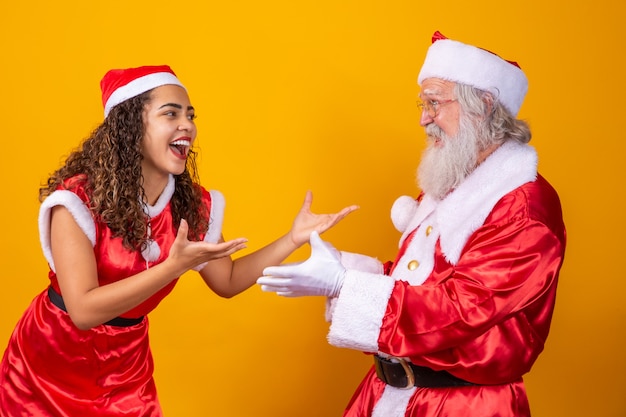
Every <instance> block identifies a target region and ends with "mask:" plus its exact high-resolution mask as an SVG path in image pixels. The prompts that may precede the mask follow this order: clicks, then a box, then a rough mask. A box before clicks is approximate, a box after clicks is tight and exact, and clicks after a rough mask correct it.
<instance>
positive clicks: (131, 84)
mask: <svg viewBox="0 0 626 417" xmlns="http://www.w3.org/2000/svg"><path fill="white" fill-rule="evenodd" d="M166 84H173V85H178V86H181V87H183V88H185V86H184V85H182V84H181V82H180V81H178V78H176V74H174V71H172V69H171V68H170V67H169V66H167V65H157V66H144V67H137V68H126V69H112V70H110V71H109V72H107V73H106V74H105V75H104V77H102V81H100V89H101V90H102V105H103V106H104V117H107V115H108V114H109V112H110V111H111V109H112V108H113V107H114V106H116V105H118V104H120V103H121V102H123V101H125V100H128V99H129V98H133V97H135V96H138V95H139V94H141V93H145V92H146V91H148V90H152V89H153V88H156V87H160V86H162V85H166Z"/></svg>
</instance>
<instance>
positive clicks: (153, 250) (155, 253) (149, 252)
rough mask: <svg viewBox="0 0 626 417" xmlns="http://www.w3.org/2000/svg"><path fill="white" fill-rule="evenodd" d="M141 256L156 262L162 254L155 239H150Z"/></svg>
mask: <svg viewBox="0 0 626 417" xmlns="http://www.w3.org/2000/svg"><path fill="white" fill-rule="evenodd" d="M141 256H143V259H145V260H146V261H148V262H154V261H156V260H157V259H159V256H161V248H160V247H159V245H158V243H156V242H155V241H154V240H149V241H148V245H147V246H146V247H145V248H144V249H143V250H142V251H141Z"/></svg>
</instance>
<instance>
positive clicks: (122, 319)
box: [48, 285, 143, 327]
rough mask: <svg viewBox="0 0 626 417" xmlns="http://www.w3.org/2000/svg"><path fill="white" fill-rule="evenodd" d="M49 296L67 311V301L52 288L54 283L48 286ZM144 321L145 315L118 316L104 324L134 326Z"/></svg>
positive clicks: (53, 302)
mask: <svg viewBox="0 0 626 417" xmlns="http://www.w3.org/2000/svg"><path fill="white" fill-rule="evenodd" d="M48 297H49V298H50V301H51V302H52V304H54V305H55V306H57V307H58V308H60V309H61V310H63V311H65V312H66V313H67V308H65V301H63V297H61V294H59V293H58V292H56V290H55V289H54V288H52V285H51V286H49V287H48ZM142 321H143V316H141V317H138V318H136V319H127V318H125V317H116V318H114V319H112V320H109V321H107V322H106V323H104V324H106V325H107V326H117V327H130V326H134V325H135V324H139V323H141V322H142Z"/></svg>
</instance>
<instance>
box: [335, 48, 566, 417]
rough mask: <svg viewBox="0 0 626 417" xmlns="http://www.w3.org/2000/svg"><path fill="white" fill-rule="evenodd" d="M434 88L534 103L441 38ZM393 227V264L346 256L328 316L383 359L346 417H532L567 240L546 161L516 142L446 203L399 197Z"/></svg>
mask: <svg viewBox="0 0 626 417" xmlns="http://www.w3.org/2000/svg"><path fill="white" fill-rule="evenodd" d="M428 77H435V78H441V79H446V80H451V81H455V82H459V83H465V84H469V85H473V86H475V87H478V88H481V89H485V90H488V91H493V88H494V87H497V89H498V90H499V99H500V100H501V101H502V103H503V104H504V105H505V107H507V109H509V111H511V113H512V114H514V115H515V114H517V111H518V110H519V107H520V105H521V103H522V100H523V97H524V95H525V93H526V77H525V76H524V75H523V73H522V72H521V70H520V69H519V68H518V67H517V66H515V65H512V64H511V63H509V62H507V61H504V60H502V59H500V58H499V57H497V56H496V55H493V54H492V53H490V52H488V51H485V50H482V49H480V48H476V47H473V46H469V45H464V44H461V43H459V42H456V41H452V40H447V39H441V38H439V39H435V41H434V43H433V45H432V46H431V47H430V49H429V51H428V54H427V57H426V60H425V63H424V66H423V68H422V71H421V73H420V76H419V79H418V81H419V82H420V83H421V81H422V80H424V79H426V78H428ZM391 217H392V220H393V223H394V225H395V226H396V228H397V229H398V230H399V231H400V232H402V237H401V239H400V244H399V247H400V250H399V253H398V256H397V258H396V260H395V262H394V263H393V264H387V265H383V264H381V263H380V262H378V261H376V260H375V259H373V258H368V257H364V256H362V255H357V254H349V253H342V264H344V266H346V268H347V270H346V274H345V279H344V281H343V286H342V287H341V291H340V293H339V296H338V297H337V298H333V299H332V300H331V301H332V303H330V304H329V306H330V307H329V309H328V311H327V314H328V318H329V319H330V320H331V321H332V324H331V327H330V331H329V334H328V340H329V342H330V343H331V344H332V345H334V346H337V347H342V348H349V349H356V350H360V351H363V352H366V353H368V354H372V355H373V360H374V366H372V368H371V369H370V371H369V372H368V373H367V375H366V376H365V378H364V379H363V381H362V382H361V384H360V386H359V387H358V389H357V391H356V392H355V394H354V396H353V398H352V400H351V401H350V403H349V404H348V406H347V409H346V411H345V414H344V416H345V417H366V416H373V417H404V416H407V417H408V416H410V417H435V416H437V417H458V416H465V415H473V416H481V417H496V416H497V417H524V416H529V415H530V408H529V403H528V400H527V396H526V391H525V388H524V383H523V379H522V377H523V375H524V374H525V373H527V372H528V371H529V370H530V369H531V366H532V365H533V363H534V362H535V360H536V359H537V357H538V355H539V354H540V352H541V351H542V350H543V348H544V343H545V341H546V338H547V336H548V331H549V328H550V321H551V318H552V313H553V309H554V304H555V297H556V289H557V278H558V274H559V270H560V268H561V265H562V262H563V257H564V251H565V240H566V234H565V226H564V223H563V219H562V212H561V205H560V201H559V197H558V195H557V193H556V191H555V190H554V189H553V188H552V187H551V186H550V184H548V182H547V181H546V180H545V179H544V178H543V177H541V176H540V175H539V174H538V173H537V154H536V152H535V150H534V149H533V148H532V147H531V146H529V145H527V144H521V143H519V142H517V141H508V142H505V143H504V144H503V145H501V146H500V147H499V148H497V149H496V150H495V151H494V152H493V153H492V154H491V155H489V156H488V157H487V159H486V160H485V161H483V162H482V163H481V164H480V165H478V167H477V168H476V169H475V170H474V171H473V172H472V173H471V174H469V176H467V177H466V178H465V180H464V181H463V182H462V183H461V184H460V186H458V187H457V188H456V189H454V190H453V191H452V192H451V193H450V194H448V195H447V196H446V197H445V198H443V199H441V200H438V199H435V198H431V197H430V196H429V195H428V194H425V195H422V196H421V197H420V198H418V199H415V198H412V197H408V196H404V197H401V198H399V199H398V200H397V201H396V203H395V204H394V206H393V208H392V212H391Z"/></svg>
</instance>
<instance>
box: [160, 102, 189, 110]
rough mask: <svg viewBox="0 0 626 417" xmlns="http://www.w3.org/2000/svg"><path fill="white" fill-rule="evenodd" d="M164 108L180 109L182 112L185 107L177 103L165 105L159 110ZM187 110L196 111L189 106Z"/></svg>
mask: <svg viewBox="0 0 626 417" xmlns="http://www.w3.org/2000/svg"><path fill="white" fill-rule="evenodd" d="M163 107H175V108H177V109H180V110H182V109H183V106H181V105H180V104H177V103H165V104H164V105H162V106H161V107H159V109H162V108H163ZM187 110H195V109H194V108H193V106H187Z"/></svg>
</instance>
